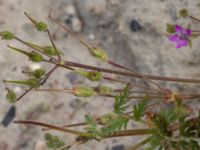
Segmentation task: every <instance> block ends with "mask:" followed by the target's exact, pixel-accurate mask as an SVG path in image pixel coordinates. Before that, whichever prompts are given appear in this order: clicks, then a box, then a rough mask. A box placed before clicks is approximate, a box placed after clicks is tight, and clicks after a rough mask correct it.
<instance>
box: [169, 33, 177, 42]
mask: <svg viewBox="0 0 200 150" xmlns="http://www.w3.org/2000/svg"><path fill="white" fill-rule="evenodd" d="M169 40H170V41H172V42H176V41H177V40H179V37H178V35H176V34H175V35H172V36H170V37H169Z"/></svg>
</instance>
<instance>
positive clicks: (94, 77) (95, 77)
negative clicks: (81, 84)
mask: <svg viewBox="0 0 200 150" xmlns="http://www.w3.org/2000/svg"><path fill="white" fill-rule="evenodd" d="M74 71H75V72H76V73H78V74H80V75H82V76H84V77H86V78H88V79H89V80H91V81H99V80H101V79H102V73H101V72H97V71H89V72H88V71H85V70H83V69H75V70H74Z"/></svg>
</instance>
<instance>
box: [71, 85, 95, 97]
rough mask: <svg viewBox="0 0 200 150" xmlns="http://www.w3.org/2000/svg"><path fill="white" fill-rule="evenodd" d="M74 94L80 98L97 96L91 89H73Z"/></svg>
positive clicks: (80, 87) (79, 87)
mask: <svg viewBox="0 0 200 150" xmlns="http://www.w3.org/2000/svg"><path fill="white" fill-rule="evenodd" d="M73 93H74V95H76V96H79V97H91V96H93V95H94V94H95V91H94V90H93V89H92V88H90V87H84V86H77V87H74V88H73Z"/></svg>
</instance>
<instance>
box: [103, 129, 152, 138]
mask: <svg viewBox="0 0 200 150" xmlns="http://www.w3.org/2000/svg"><path fill="white" fill-rule="evenodd" d="M147 134H151V129H148V128H147V129H135V130H124V131H119V132H118V133H115V134H113V135H110V136H107V137H105V138H112V137H122V136H136V135H147Z"/></svg>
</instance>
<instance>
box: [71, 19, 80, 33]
mask: <svg viewBox="0 0 200 150" xmlns="http://www.w3.org/2000/svg"><path fill="white" fill-rule="evenodd" d="M71 21H72V29H73V31H74V32H80V31H81V30H82V22H81V20H80V19H78V18H73V19H72V20H71Z"/></svg>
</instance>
